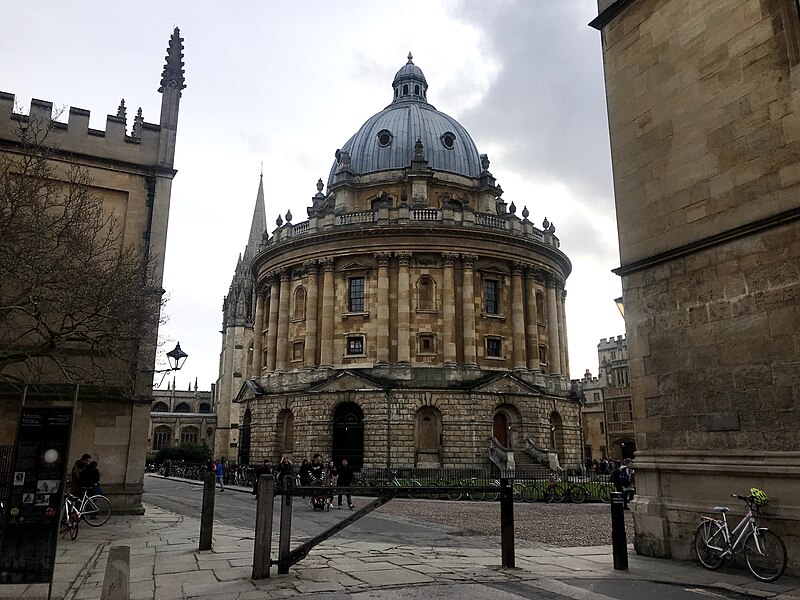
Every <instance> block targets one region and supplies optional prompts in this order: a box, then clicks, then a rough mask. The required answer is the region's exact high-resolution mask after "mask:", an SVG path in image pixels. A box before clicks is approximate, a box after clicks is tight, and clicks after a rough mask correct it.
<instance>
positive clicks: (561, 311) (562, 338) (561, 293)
mask: <svg viewBox="0 0 800 600" xmlns="http://www.w3.org/2000/svg"><path fill="white" fill-rule="evenodd" d="M556 294H557V296H558V340H559V347H560V348H561V373H562V375H564V377H566V378H569V351H568V347H569V345H568V343H567V313H566V305H565V301H566V299H567V290H564V289H559V290H558V291H557V292H556Z"/></svg>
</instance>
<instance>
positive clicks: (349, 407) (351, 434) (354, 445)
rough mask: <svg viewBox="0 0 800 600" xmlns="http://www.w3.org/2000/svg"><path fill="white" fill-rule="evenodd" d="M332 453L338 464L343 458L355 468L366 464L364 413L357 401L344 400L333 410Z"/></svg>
mask: <svg viewBox="0 0 800 600" xmlns="http://www.w3.org/2000/svg"><path fill="white" fill-rule="evenodd" d="M331 455H332V456H331V458H332V459H333V461H334V462H335V463H336V464H337V465H338V464H339V463H340V462H341V461H342V459H343V458H346V459H347V462H348V463H350V466H351V467H353V468H361V467H362V466H363V465H364V413H363V412H362V410H361V407H360V406H358V404H356V403H355V402H343V403H342V404H340V405H339V406H337V407H336V410H335V411H334V412H333V440H332V449H331Z"/></svg>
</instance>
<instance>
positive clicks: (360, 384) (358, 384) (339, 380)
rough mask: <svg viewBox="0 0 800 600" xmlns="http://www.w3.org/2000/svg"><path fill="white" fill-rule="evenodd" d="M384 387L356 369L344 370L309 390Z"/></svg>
mask: <svg viewBox="0 0 800 600" xmlns="http://www.w3.org/2000/svg"><path fill="white" fill-rule="evenodd" d="M382 390H383V387H382V386H381V385H380V384H378V383H377V382H375V381H373V380H372V379H371V378H369V377H363V376H361V375H359V374H358V372H356V371H344V372H342V373H337V374H336V375H334V376H332V377H330V378H329V379H326V380H324V381H321V382H319V383H317V384H315V385H312V386H310V387H309V388H308V391H309V392H337V391H351V392H355V391H382Z"/></svg>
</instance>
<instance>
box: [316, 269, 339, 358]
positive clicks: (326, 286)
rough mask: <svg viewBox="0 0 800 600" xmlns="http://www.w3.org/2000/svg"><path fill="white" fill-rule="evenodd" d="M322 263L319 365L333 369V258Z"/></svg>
mask: <svg viewBox="0 0 800 600" xmlns="http://www.w3.org/2000/svg"><path fill="white" fill-rule="evenodd" d="M320 262H321V263H322V271H323V276H322V343H321V344H320V357H319V364H320V366H321V367H327V368H329V369H331V368H333V308H334V304H335V303H336V296H335V294H334V288H333V286H334V281H333V270H334V264H333V259H332V258H324V259H322V260H321V261H320Z"/></svg>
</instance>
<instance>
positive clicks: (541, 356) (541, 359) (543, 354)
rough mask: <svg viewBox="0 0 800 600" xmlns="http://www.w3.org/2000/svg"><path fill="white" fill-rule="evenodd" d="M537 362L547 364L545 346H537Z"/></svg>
mask: <svg viewBox="0 0 800 600" xmlns="http://www.w3.org/2000/svg"><path fill="white" fill-rule="evenodd" d="M539 362H540V363H541V364H543V365H546V364H547V346H539Z"/></svg>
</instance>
